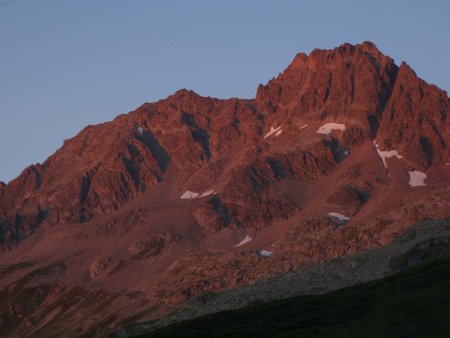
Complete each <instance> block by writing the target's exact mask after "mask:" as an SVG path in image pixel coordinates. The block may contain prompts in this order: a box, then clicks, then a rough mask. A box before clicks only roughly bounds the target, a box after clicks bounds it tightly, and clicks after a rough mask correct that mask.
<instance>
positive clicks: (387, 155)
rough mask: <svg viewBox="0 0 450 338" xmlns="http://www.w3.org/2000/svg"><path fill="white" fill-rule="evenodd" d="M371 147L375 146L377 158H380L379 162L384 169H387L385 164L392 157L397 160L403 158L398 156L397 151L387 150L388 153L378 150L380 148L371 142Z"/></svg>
mask: <svg viewBox="0 0 450 338" xmlns="http://www.w3.org/2000/svg"><path fill="white" fill-rule="evenodd" d="M373 145H374V146H375V149H376V151H377V153H378V156H380V158H381V160H382V161H383V165H384V167H385V168H386V169H387V164H386V159H387V158H390V157H394V156H395V157H397V158H403V156H401V155H399V153H398V151H397V150H389V151H383V150H380V148H379V147H378V144H377V143H376V142H375V141H373Z"/></svg>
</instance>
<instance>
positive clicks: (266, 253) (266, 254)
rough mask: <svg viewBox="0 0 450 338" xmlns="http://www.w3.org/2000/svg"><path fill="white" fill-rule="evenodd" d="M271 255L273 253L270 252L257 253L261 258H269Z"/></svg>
mask: <svg viewBox="0 0 450 338" xmlns="http://www.w3.org/2000/svg"><path fill="white" fill-rule="evenodd" d="M272 253H273V252H271V251H267V250H261V251H260V252H259V255H260V256H263V257H269V256H272Z"/></svg>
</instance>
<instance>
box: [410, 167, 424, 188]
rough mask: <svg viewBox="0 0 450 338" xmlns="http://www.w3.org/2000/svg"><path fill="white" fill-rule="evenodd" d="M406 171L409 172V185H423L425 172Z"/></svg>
mask: <svg viewBox="0 0 450 338" xmlns="http://www.w3.org/2000/svg"><path fill="white" fill-rule="evenodd" d="M408 173H409V185H410V186H411V187H420V186H424V185H425V182H424V180H425V179H426V178H427V174H425V173H423V172H420V171H417V170H414V171H408Z"/></svg>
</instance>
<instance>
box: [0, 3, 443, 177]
mask: <svg viewBox="0 0 450 338" xmlns="http://www.w3.org/2000/svg"><path fill="white" fill-rule="evenodd" d="M6 2H7V0H0V158H1V162H0V180H3V181H6V182H7V181H9V180H10V179H12V178H14V177H16V176H17V175H18V174H19V173H20V172H21V171H22V170H23V169H24V168H25V167H26V166H27V165H29V164H31V163H36V162H43V161H44V160H45V159H46V158H47V157H48V156H49V155H51V154H52V153H53V152H54V151H55V150H56V149H57V148H59V147H60V146H61V145H62V143H63V140H64V139H67V138H70V137H72V136H74V135H75V134H76V133H77V132H79V131H80V130H81V129H82V128H83V127H84V126H86V125H88V124H94V123H99V122H103V121H107V120H111V119H112V118H114V117H115V116H117V115H118V114H121V113H126V112H128V111H130V110H133V109H134V108H136V107H137V106H139V105H140V104H142V103H143V102H151V101H155V100H158V99H161V98H164V97H166V96H168V95H170V94H171V93H173V92H174V91H176V90H177V89H180V88H188V89H192V90H195V91H196V92H198V93H199V94H202V95H210V96H215V97H219V98H228V97H244V98H250V97H254V95H255V91H256V87H257V86H258V84H259V83H265V82H267V81H268V80H269V79H270V78H272V77H274V76H276V75H277V74H278V73H279V72H281V71H282V70H283V69H284V68H285V67H286V66H287V65H288V64H289V63H290V61H291V60H292V58H293V57H294V55H295V54H296V53H297V52H300V51H302V52H306V53H309V52H310V51H311V50H312V49H314V48H333V47H335V46H338V45H340V44H342V43H344V42H350V43H358V42H362V41H364V40H371V41H373V42H375V44H376V45H377V46H378V48H379V49H380V50H381V51H383V52H384V53H386V54H388V55H390V56H391V57H392V58H394V59H395V61H396V62H397V63H398V64H399V63H400V62H401V61H402V60H405V61H406V62H407V63H408V64H410V65H411V66H412V67H413V68H414V69H415V70H416V72H417V73H418V75H419V76H421V77H422V78H424V79H425V80H427V81H428V82H431V83H435V84H437V85H438V86H439V87H441V88H443V89H445V90H450V67H449V61H450V56H449V55H450V20H449V18H448V15H449V13H450V5H449V3H450V2H448V1H426V2H425V1H413V0H410V1H406V0H405V1H400V0H397V1H396V0H392V1H381V0H380V1H314V2H313V1H280V0H278V1H276V0H273V1H264V0H259V1H244V0H227V1H213V0H209V1H195V0H194V1H187V0H179V1H171V0H165V1H156V0H155V1H151V0H15V1H13V2H11V3H8V4H6V5H4V6H2V5H1V4H3V3H6Z"/></svg>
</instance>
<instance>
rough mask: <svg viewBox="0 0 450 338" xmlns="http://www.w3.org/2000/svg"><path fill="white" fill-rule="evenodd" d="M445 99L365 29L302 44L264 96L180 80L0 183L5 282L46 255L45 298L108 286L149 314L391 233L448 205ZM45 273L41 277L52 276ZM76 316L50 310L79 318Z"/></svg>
mask: <svg viewBox="0 0 450 338" xmlns="http://www.w3.org/2000/svg"><path fill="white" fill-rule="evenodd" d="M449 110H450V106H449V99H448V97H447V94H446V93H445V92H444V91H442V90H440V89H438V88H437V87H435V86H432V85H429V84H427V83H426V82H425V81H423V80H421V79H419V78H418V77H417V76H416V74H415V73H414V72H413V71H412V70H411V69H410V68H409V67H408V66H407V65H406V64H404V63H403V64H402V65H401V66H400V67H398V66H397V65H395V63H394V62H393V60H392V59H391V58H389V57H387V56H385V55H383V54H382V53H381V52H380V51H378V50H377V48H376V47H375V46H374V45H373V44H372V43H369V42H364V43H363V44H360V45H355V46H354V45H350V44H344V45H342V46H340V47H338V48H335V49H333V50H314V51H313V52H312V53H311V54H310V55H309V56H307V55H305V54H298V55H297V56H296V57H295V58H294V60H293V62H292V63H291V64H290V65H289V66H288V68H287V69H286V70H285V71H284V72H283V73H281V74H280V75H279V76H278V77H277V78H274V79H273V80H271V81H269V83H268V84H267V85H265V86H263V85H260V86H259V87H258V90H257V94H256V98H255V99H251V100H243V99H228V100H219V99H214V98H209V97H201V96H199V95H197V94H196V93H194V92H192V91H187V90H180V91H178V92H176V93H175V94H174V95H172V96H169V97H168V98H166V99H164V100H161V101H158V102H155V103H146V104H144V105H142V106H141V107H139V108H138V109H136V110H135V111H132V112H130V113H128V114H126V115H121V116H119V117H117V118H116V119H114V120H113V121H111V122H108V123H103V124H100V125H96V126H88V127H86V128H85V129H84V130H83V131H81V132H80V133H79V134H78V135H77V136H75V137H74V138H72V139H70V140H67V141H65V142H64V145H63V146H62V147H61V149H59V150H58V151H57V152H56V153H55V154H53V155H52V156H51V157H49V158H48V159H47V160H46V161H45V162H44V163H43V164H36V165H32V166H30V167H28V168H26V169H25V170H24V171H23V172H22V174H21V175H19V177H17V178H16V179H15V180H13V181H11V182H10V183H9V184H7V185H4V184H0V246H1V250H2V251H3V254H1V255H0V267H3V268H4V269H9V270H5V271H16V270H18V271H19V272H11V273H8V274H7V277H5V278H3V279H0V286H3V287H8V288H11V287H12V286H11V285H13V284H14V283H16V282H17V281H18V280H21V278H22V279H23V278H25V279H26V278H28V277H26V276H27V275H26V273H31V274H33V271H34V269H37V268H39V269H41V268H45V267H51V271H53V270H55V269H56V270H55V271H56V272H49V274H50V275H51V276H52V279H51V283H50V285H51V287H52V288H51V290H53V291H48V293H49V297H51V299H60V298H61V297H63V298H64V297H66V296H67V294H66V293H67V292H69V291H70V290H71V288H72V287H79V288H81V289H82V291H80V292H81V293H83V294H90V293H91V292H93V290H96V289H98V288H101V289H102V290H103V291H105V292H108V294H109V295H110V296H111V297H112V298H111V302H112V303H113V304H114V305H113V306H112V309H114V313H115V316H116V317H117V318H120V320H122V321H125V319H126V318H124V317H123V316H124V313H126V311H125V309H126V307H127V306H129V304H130V301H131V300H130V299H133V300H132V302H137V303H139V304H141V305H140V306H139V309H140V310H139V311H142V313H141V314H140V315H139V316H137V317H136V318H141V317H142V318H155V317H157V316H160V315H162V314H165V313H166V312H167V311H169V310H173V309H174V308H176V307H178V306H179V305H180V304H182V303H183V302H184V301H186V300H187V299H189V298H191V297H193V296H195V295H197V294H200V293H202V292H206V291H213V290H217V289H222V288H230V287H236V286H241V285H246V284H251V283H253V282H254V281H256V280H258V279H261V278H265V277H268V276H271V275H273V274H277V273H283V272H285V271H288V270H292V269H296V268H298V267H299V266H301V265H302V264H305V263H306V262H311V261H318V260H322V259H326V258H330V257H336V256H340V255H344V254H349V253H352V252H355V251H359V250H365V249H368V248H373V247H379V246H382V245H384V244H386V243H387V242H389V241H390V240H391V239H392V238H394V237H395V236H397V235H398V234H400V233H402V232H404V231H405V230H406V229H407V228H408V227H409V226H411V225H412V224H413V223H415V222H418V221H421V220H423V219H426V218H441V217H444V216H449V213H450V207H449V205H448V195H449V193H450V166H448V165H446V163H449V162H450V153H449V149H448V144H449V142H450V133H449V123H450V122H449V118H448V114H449ZM423 175H425V178H424V176H423ZM261 250H265V252H266V253H265V254H263V255H261V254H259V253H258V252H260V251H261ZM272 252H273V255H271V254H270V253H272ZM264 255H266V256H264ZM267 255H268V256H267ZM48 257H51V259H49V258H48ZM13 261H14V262H28V263H27V264H28V265H27V264H25V265H26V267H24V268H23V269H22V268H17V267H11V266H9V264H10V263H11V262H13ZM61 262H63V263H64V264H63V263H61ZM49 264H50V265H49ZM52 264H53V265H52ZM55 264H56V265H55ZM58 264H59V265H58ZM55 266H56V268H55ZM11 269H12V270H11ZM27 269H28V270H27ZM44 270H45V269H44ZM2 271H3V270H2ZM36 271H41V270H36ZM45 271H47V270H45ZM36 274H37V275H36V276H37V277H36V278H35V279H34V282H33V283H34V284H33V287H35V286H36V284H38V285H39V282H38V281H39V278H41V277H39V276H41V275H43V276H44V277H45V276H47V277H45V278H44V277H42V283H44V282H45V283H44V284H45V285H47V284H48V283H47V282H48V279H49V277H48V275H46V274H45V273H40V272H39V273H36ZM24 276H25V277H24ZM145 276H147V277H145ZM149 276H151V278H148V277H149ZM30 278H31V277H30ZM26 280H28V279H26ZM22 282H23V280H22ZM11 283H13V284H11ZM24 283H25V282H24ZM44 284H42V285H44ZM24 285H25V284H24ZM56 285H57V286H58V288H57V289H54V288H53V287H55V286H56ZM46 287H47V286H46ZM46 287H45V290H47V289H46ZM124 288H126V289H127V290H134V291H133V292H137V293H136V294H135V298H132V297H131V298H130V297H128V292H129V291H126V292H125V291H124V290H125V289H124ZM35 291H36V290H35ZM41 291H42V290H41ZM41 291H39V290H37V291H36V294H37V295H41V294H42V292H41ZM46 292H47V291H46ZM36 297H37V296H36ZM38 298H39V297H37V299H38ZM39 299H40V298H39ZM113 299H114V300H113ZM145 301H147V303H145ZM13 302H14V300H11V301H10V303H8V304H11V303H13ZM42 304H43V303H40V302H39V301H38V300H36V304H35V305H33V306H35V308H36V311H41V310H42V306H43V305H42ZM133 304H134V303H133ZM91 305H92V306H93V305H94V304H90V305H89V306H91ZM73 306H74V308H72V310H73V311H74V313H77V311H76V308H77V306H81V305H79V304H75V305H73ZM89 306H87V308H89V309H91V310H92V308H90V307H89ZM151 306H154V307H155V308H154V309H153V310H151V309H150V308H151ZM69 308H70V307H69ZM72 310H71V311H72ZM86 311H87V312H86V313H85V315H87V314H88V313H90V312H89V311H90V310H89V311H88V310H86ZM111 311H112V310H111ZM94 312H95V311H94ZM8 313H9V312H8ZM111 313H112V312H108V311H107V312H105V314H104V315H105V317H104V318H99V319H98V321H101V320H106V319H107V318H109V317H108V316H110V315H111ZM0 314H1V313H0ZM8 315H10V314H8ZM34 315H37V312H36V313H34ZM136 315H137V314H136ZM29 316H30V315H29V314H23V315H20V316H19V317H18V318H16V321H17V323H18V324H17V328H16V329H17V330H19V331H15V332H16V333H17V332H21V331H20V330H21V329H25V328H26V327H28V326H27V325H28V324H27V323H25V322H23V320H24V318H28V317H29ZM140 316H141V317H140ZM44 317H45V316H44ZM75 317H76V316H75ZM75 317H74V318H71V317H70V316H69V317H67V318H66V317H64V318H65V319H64V320H63V319H62V318H59V323H60V324H56V321H55V322H54V323H53V324H49V325H67V327H69V326H70V327H71V325H72V326H73V328H74V330H75V331H74V332H76V330H77V329H78V326H77V324H76V322H75ZM0 318H1V316H0ZM39 318H40V317H39ZM45 318H47V317H45ZM52 318H53V317H52ZM55 318H58V316H56V317H55ZM80 318H81V317H80ZM80 318H79V320H81V319H80ZM33 320H35V321H38V320H37V319H36V318H34V319H33ZM98 321H97V322H96V323H98ZM113 321H114V320H113ZM50 322H51V321H50ZM21 325H23V327H22V326H21ZM42 325H44V324H42ZM117 325H119V324H117ZM16 329H15V330H16ZM49 330H50V331H48V332H55V331H52V330H56V326H55V327H52V328H51V329H50V328H49ZM101 330H104V327H102V329H101ZM36 332H37V331H36ZM102 332H103V331H102Z"/></svg>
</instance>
